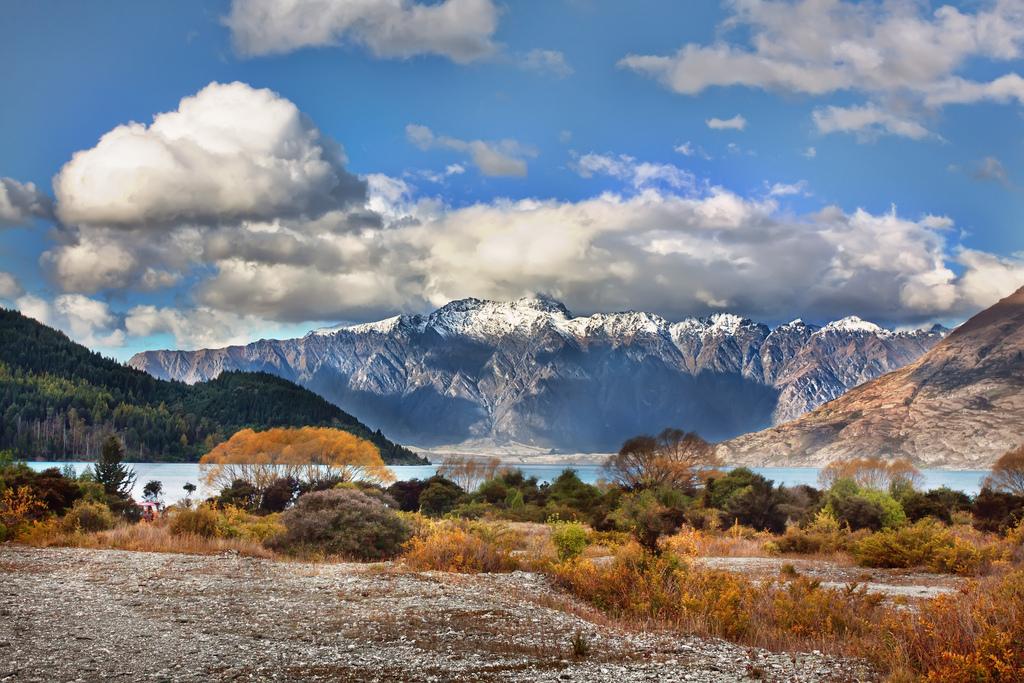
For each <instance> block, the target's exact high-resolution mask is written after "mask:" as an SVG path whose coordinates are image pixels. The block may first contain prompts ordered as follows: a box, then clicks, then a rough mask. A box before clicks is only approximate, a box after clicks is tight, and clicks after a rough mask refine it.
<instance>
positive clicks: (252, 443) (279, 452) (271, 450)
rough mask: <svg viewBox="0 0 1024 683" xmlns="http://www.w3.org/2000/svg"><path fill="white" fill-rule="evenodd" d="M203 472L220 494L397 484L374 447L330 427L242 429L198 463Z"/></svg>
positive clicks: (205, 479) (210, 484)
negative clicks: (240, 489) (244, 486)
mask: <svg viewBox="0 0 1024 683" xmlns="http://www.w3.org/2000/svg"><path fill="white" fill-rule="evenodd" d="M199 467H200V470H201V471H202V474H203V480H204V481H205V483H206V484H207V485H208V486H210V487H213V488H217V489H222V488H224V487H227V486H230V485H231V484H232V483H233V482H235V481H239V480H241V481H244V482H246V483H248V484H250V485H252V486H253V487H254V488H256V489H257V490H259V491H265V490H266V489H267V488H268V487H270V485H271V484H273V483H274V481H276V480H277V479H279V478H281V477H292V478H294V479H296V480H298V481H303V482H307V483H313V482H316V481H324V480H330V481H340V482H348V481H365V482H370V483H374V484H386V483H388V482H391V481H393V480H394V475H393V474H392V473H391V470H389V469H388V468H387V466H386V465H385V464H384V460H383V459H381V457H380V451H379V450H378V449H377V447H376V446H375V445H374V444H373V443H371V442H370V441H367V440H366V439H361V438H359V437H358V436H356V435H354V434H351V433H349V432H346V431H344V430H341V429H331V428H329V427H297V428H296V427H290V428H289V427H279V428H275V429H268V430H265V431H261V432H257V431H253V430H252V429H243V430H240V431H238V432H235V434H234V435H233V436H232V437H231V438H230V439H228V440H227V441H225V442H224V443H222V444H220V445H218V446H216V447H215V448H214V449H213V450H211V451H210V452H209V453H207V454H206V455H204V456H203V457H202V458H200V460H199Z"/></svg>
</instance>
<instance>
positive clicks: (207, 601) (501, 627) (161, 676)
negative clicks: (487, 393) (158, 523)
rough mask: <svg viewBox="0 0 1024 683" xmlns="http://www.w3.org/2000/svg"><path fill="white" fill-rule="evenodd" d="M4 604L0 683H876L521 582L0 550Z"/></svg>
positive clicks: (844, 667) (378, 569) (829, 664)
mask: <svg viewBox="0 0 1024 683" xmlns="http://www.w3.org/2000/svg"><path fill="white" fill-rule="evenodd" d="M0 604H2V607H0V681H47V682H49V681H105V680H119V681H139V680H142V681H266V680H270V681H566V680H575V681H615V682H616V683H629V682H631V681H738V680H762V681H860V680H872V679H873V676H872V674H871V672H870V671H869V670H868V669H867V668H866V667H864V666H863V665H861V664H859V663H856V662H851V661H848V660H847V661H844V660H839V659H835V658H831V657H826V656H823V655H821V654H818V653H807V654H792V655H791V654H772V653H768V652H764V651H759V650H751V649H748V648H743V647H739V646H735V645H732V644H729V643H724V642H720V641H713V640H701V639H696V638H684V637H679V636H677V635H672V634H666V633H635V632H627V631H623V630H620V629H617V628H614V627H611V626H608V625H607V624H604V623H602V620H601V619H600V618H596V617H595V616H594V615H593V613H592V612H590V611H589V610H587V609H586V608H584V607H582V606H579V605H577V604H576V603H574V602H573V601H572V599H571V598H570V597H568V596H566V595H565V594H563V593H561V592H559V591H557V590H555V589H553V588H552V587H551V586H549V585H548V583H547V582H546V581H545V579H544V578H543V577H541V576H539V575H536V574H530V573H525V572H517V573H513V574H491V575H475V576H472V575H460V574H440V573H433V572H429V573H411V572H406V571H403V570H400V569H398V568H395V567H391V566H389V565H356V564H304V563H292V562H272V561H265V560H257V559H251V558H244V557H237V556H231V555H218V556H199V555H167V554H154V553H133V552H123V551H114V550H83V549H73V548H59V549H58V548H54V549H38V548H27V547H23V546H15V545H0ZM587 616H590V617H591V619H589V620H588V619H587V618H585V617H587ZM577 632H578V633H581V634H583V635H584V636H585V638H586V641H587V642H588V643H589V645H590V653H589V655H587V656H586V657H584V658H582V659H574V658H573V657H572V649H571V645H570V641H571V638H572V636H573V634H575V633H577Z"/></svg>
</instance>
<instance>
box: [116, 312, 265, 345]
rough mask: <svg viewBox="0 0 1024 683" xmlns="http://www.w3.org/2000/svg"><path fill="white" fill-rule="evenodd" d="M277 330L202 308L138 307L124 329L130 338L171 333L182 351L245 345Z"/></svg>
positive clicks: (260, 322) (249, 318)
mask: <svg viewBox="0 0 1024 683" xmlns="http://www.w3.org/2000/svg"><path fill="white" fill-rule="evenodd" d="M275 327H277V325H275V324H274V323H273V322H271V321H267V320H262V319H259V318H256V317H253V316H247V315H236V314H234V313H230V312H225V311H215V310H213V309H210V308H205V307H201V306H200V307H196V308H190V309H185V310H179V309H176V308H168V307H158V306H151V305H143V306H135V307H134V308H132V309H131V310H130V311H128V313H127V315H126V316H125V319H124V329H125V331H126V332H127V333H128V334H129V335H131V336H133V337H148V336H150V335H154V334H164V333H166V334H170V335H171V336H173V337H174V343H175V348H179V349H200V348H213V347H221V346H228V345H231V344H245V343H247V342H249V341H251V340H252V338H253V336H254V335H255V334H266V333H268V332H269V331H270V330H272V329H274V328H275Z"/></svg>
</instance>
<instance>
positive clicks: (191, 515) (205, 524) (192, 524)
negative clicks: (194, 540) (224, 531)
mask: <svg viewBox="0 0 1024 683" xmlns="http://www.w3.org/2000/svg"><path fill="white" fill-rule="evenodd" d="M219 521H220V520H219V519H218V516H217V512H216V511H215V510H213V509H212V508H210V507H209V506H206V505H200V506H199V507H197V508H195V509H194V510H178V512H176V513H175V514H174V517H172V518H171V533H172V534H173V535H175V536H184V535H186V534H193V535H195V536H200V537H202V538H216V537H217V536H218V532H217V527H218V526H219Z"/></svg>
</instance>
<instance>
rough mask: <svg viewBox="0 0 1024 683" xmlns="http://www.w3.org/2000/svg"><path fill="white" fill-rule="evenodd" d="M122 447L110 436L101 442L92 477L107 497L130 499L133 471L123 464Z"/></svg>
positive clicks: (133, 482)
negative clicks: (101, 485)
mask: <svg viewBox="0 0 1024 683" xmlns="http://www.w3.org/2000/svg"><path fill="white" fill-rule="evenodd" d="M123 461H124V446H122V445H121V440H120V439H118V438H117V437H116V436H114V435H113V434H111V435H110V436H108V437H107V439H106V441H104V442H103V447H102V448H101V449H100V459H99V460H97V461H96V464H95V465H93V476H94V477H95V478H96V481H98V482H99V483H101V484H103V490H104V491H106V492H107V495H108V496H115V497H117V498H122V499H125V500H127V499H129V498H131V492H132V487H133V486H134V485H135V471H134V470H132V468H130V467H128V466H127V465H125V464H124V462H123Z"/></svg>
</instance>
